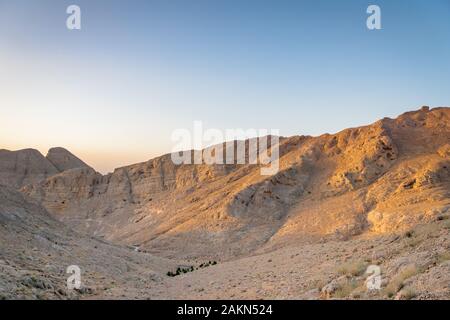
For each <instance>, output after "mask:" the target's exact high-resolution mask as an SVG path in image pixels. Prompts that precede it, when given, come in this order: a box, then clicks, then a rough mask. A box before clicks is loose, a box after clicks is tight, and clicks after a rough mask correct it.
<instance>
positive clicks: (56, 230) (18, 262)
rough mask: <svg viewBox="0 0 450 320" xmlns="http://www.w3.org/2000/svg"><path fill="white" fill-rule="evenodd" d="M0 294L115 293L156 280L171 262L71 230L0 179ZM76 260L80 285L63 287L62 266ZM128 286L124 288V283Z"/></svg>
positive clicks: (57, 296) (19, 296)
mask: <svg viewBox="0 0 450 320" xmlns="http://www.w3.org/2000/svg"><path fill="white" fill-rule="evenodd" d="M0 244H1V245H0V274H1V277H0V300H1V299H22V298H25V299H67V298H72V299H73V298H89V297H90V296H95V295H98V294H101V295H102V296H104V297H113V298H114V297H115V298H120V297H121V296H122V295H125V294H127V295H128V297H130V298H131V297H138V296H141V293H139V292H142V291H144V292H146V291H148V288H149V287H152V286H154V284H155V283H157V282H158V281H161V279H162V276H163V274H164V273H165V272H166V270H168V269H171V268H174V266H175V264H174V263H173V262H169V261H167V260H165V259H160V258H156V257H154V256H151V255H150V254H147V253H142V252H140V253H138V252H135V250H134V249H133V248H129V247H123V246H122V247H121V246H116V245H111V244H108V243H105V242H101V241H99V240H97V239H94V238H91V237H86V236H82V235H80V234H78V233H75V232H73V231H72V230H70V229H69V228H67V227H66V226H64V225H63V224H61V223H60V222H58V221H56V220H55V219H54V218H52V217H51V216H50V215H49V214H48V213H47V212H46V211H45V209H44V208H42V207H41V206H39V205H38V204H35V203H32V202H30V201H29V200H27V199H26V198H25V197H24V196H23V195H22V194H20V193H19V192H17V191H14V190H11V189H9V188H7V187H4V186H1V185H0ZM70 265H78V266H79V267H80V268H81V271H82V284H83V287H82V288H81V289H80V290H78V291H68V290H67V287H66V280H67V278H68V276H69V275H68V274H66V269H67V267H68V266H70ZM125 285H126V286H128V287H130V288H132V290H133V292H129V293H127V289H126V288H124V286H125Z"/></svg>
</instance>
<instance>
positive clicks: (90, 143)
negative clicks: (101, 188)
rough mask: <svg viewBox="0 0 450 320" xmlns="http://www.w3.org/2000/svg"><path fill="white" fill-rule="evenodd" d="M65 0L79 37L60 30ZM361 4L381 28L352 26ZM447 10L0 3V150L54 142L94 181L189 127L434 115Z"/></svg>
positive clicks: (397, 5) (444, 74) (163, 147)
mask: <svg viewBox="0 0 450 320" xmlns="http://www.w3.org/2000/svg"><path fill="white" fill-rule="evenodd" d="M71 4H77V5H79V6H80V7H81V10H82V29H81V30H73V31H69V30H68V29H67V28H66V25H65V20H66V18H67V16H68V15H67V14H66V8H67V6H69V5H71ZM369 4H377V5H379V6H380V7H381V10H382V30H374V31H370V30H368V29H367V28H366V22H365V21H366V19H367V16H368V15H367V13H366V9H367V6H368V5H369ZM449 12H450V4H449V3H448V1H435V3H434V5H433V6H427V2H426V1H420V0H416V1H395V2H394V1H376V3H372V2H368V1H363V0H352V1H346V2H345V3H337V2H331V1H282V2H279V1H277V2H275V1H267V2H264V3H261V2H258V1H247V2H245V3H242V2H239V5H238V2H237V1H215V2H211V1H204V0H201V1H195V2H191V3H187V2H182V1H171V2H166V1H138V0H136V1H131V2H127V3H124V2H119V1H100V0H99V1H85V0H83V1H56V0H47V1H39V3H35V2H32V3H30V2H29V1H24V0H18V1H5V0H0V27H1V28H0V37H1V39H2V41H1V42H0V70H1V72H0V118H1V120H2V123H1V126H0V148H4V149H9V150H17V149H23V148H35V149H38V150H40V151H41V152H42V153H44V154H45V153H46V151H47V150H48V149H49V148H50V147H55V146H61V147H64V148H67V149H68V150H70V151H71V152H72V153H74V154H75V155H77V156H78V157H80V158H81V159H82V160H84V161H86V162H87V163H88V164H90V165H91V166H93V167H94V168H95V169H96V170H99V171H100V172H103V173H105V172H108V171H112V170H113V169H114V168H117V167H121V166H124V165H128V164H132V163H136V162H142V161H146V160H149V159H151V158H153V157H156V156H159V155H162V154H165V153H169V152H171V148H172V145H173V143H172V142H171V140H170V138H171V133H172V131H173V130H175V129H177V128H186V129H191V128H192V124H193V121H195V120H201V121H203V123H204V126H205V128H217V129H221V130H225V129H228V128H243V129H249V128H255V129H260V128H265V129H269V130H270V129H280V134H281V135H283V136H292V135H320V134H323V133H333V132H337V131H340V130H342V129H345V128H347V127H355V126H360V125H365V124H369V123H372V122H374V121H376V120H378V119H380V118H383V117H385V116H389V117H395V116H397V115H399V114H401V113H403V112H405V111H410V110H413V109H418V108H420V106H422V105H430V106H431V107H434V106H446V105H448V104H449V101H450V91H449V90H448V88H449V87H450V61H449V59H448V57H449V56H450V44H449V43H448V41H442V39H445V38H447V37H448V36H449V30H450V21H449V20H448V19H447V17H448V13H449ZM430 52H432V53H433V54H432V55H430Z"/></svg>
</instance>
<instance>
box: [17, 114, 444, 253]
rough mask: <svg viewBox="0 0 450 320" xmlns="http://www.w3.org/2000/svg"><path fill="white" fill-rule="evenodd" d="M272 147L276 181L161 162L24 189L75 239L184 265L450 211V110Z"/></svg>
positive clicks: (395, 227) (390, 228)
mask: <svg viewBox="0 0 450 320" xmlns="http://www.w3.org/2000/svg"><path fill="white" fill-rule="evenodd" d="M279 147H280V160H279V164H280V170H279V172H278V173H277V174H275V175H273V176H262V175H261V174H260V166H259V165H249V164H247V165H239V164H231V165H205V164H203V165H174V164H173V163H172V161H171V157H170V155H164V156H162V157H159V158H156V159H152V160H150V161H147V162H144V163H139V164H135V165H131V166H127V167H123V168H119V169H116V170H115V171H114V172H113V173H112V174H109V175H106V176H102V175H100V174H99V173H97V172H95V171H94V170H93V169H91V168H79V169H74V170H69V171H65V172H62V173H58V174H56V175H52V176H50V177H48V178H46V179H44V180H41V181H39V182H37V183H32V184H29V185H27V186H25V187H24V188H23V189H22V191H23V192H24V193H25V194H26V195H28V196H30V197H31V198H33V199H35V200H36V201H38V202H39V203H41V204H42V205H43V206H44V207H45V208H46V209H47V210H48V211H49V212H50V213H51V214H52V215H54V216H55V217H57V218H58V219H59V220H61V221H63V222H65V223H67V224H68V225H69V226H72V227H73V228H75V229H76V230H78V231H81V232H86V233H88V234H91V235H95V236H99V237H103V238H105V239H107V240H110V241H113V242H115V243H121V244H127V245H136V246H139V247H141V248H144V249H146V250H149V251H151V252H153V253H156V254H159V255H162V256H165V257H171V258H175V257H176V258H181V257H182V258H186V259H191V258H201V257H203V258H215V259H222V260H226V259H233V258H235V257H238V256H242V255H248V254H254V253H257V252H269V251H271V250H275V249H277V248H281V247H286V246H290V245H298V244H302V243H304V244H306V243H316V242H320V241H330V240H347V239H351V238H355V237H369V236H376V235H383V234H392V233H398V232H403V231H405V230H408V229H410V228H413V227H415V226H416V225H418V224H419V223H424V222H427V221H433V220H434V219H435V218H436V216H439V215H440V214H443V213H445V212H448V210H449V208H450V169H449V168H450V158H449V155H450V108H434V109H431V110H430V109H429V108H428V107H423V108H422V109H420V110H417V111H413V112H407V113H405V114H403V115H401V116H399V117H398V118H396V119H389V118H384V119H382V120H379V121H377V122H375V123H373V124H371V125H367V126H362V127H358V128H350V129H346V130H343V131H341V132H339V133H336V134H324V135H321V136H318V137H310V136H294V137H290V138H280V142H279ZM247 149H248V142H247ZM225 153H226V150H225Z"/></svg>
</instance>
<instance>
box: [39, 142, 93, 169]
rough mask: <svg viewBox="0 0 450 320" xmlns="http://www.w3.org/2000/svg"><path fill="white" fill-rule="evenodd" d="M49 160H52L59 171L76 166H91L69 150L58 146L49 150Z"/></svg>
mask: <svg viewBox="0 0 450 320" xmlns="http://www.w3.org/2000/svg"><path fill="white" fill-rule="evenodd" d="M46 158H47V160H48V161H50V162H51V163H52V164H53V165H54V166H55V167H56V169H58V171H59V172H63V171H67V170H70V169H76V168H89V166H88V165H87V164H86V163H84V162H83V161H81V160H80V159H78V158H77V157H76V156H74V155H73V154H72V153H70V152H69V151H68V150H66V149H64V148H61V147H58V148H51V149H50V150H48V153H47V156H46Z"/></svg>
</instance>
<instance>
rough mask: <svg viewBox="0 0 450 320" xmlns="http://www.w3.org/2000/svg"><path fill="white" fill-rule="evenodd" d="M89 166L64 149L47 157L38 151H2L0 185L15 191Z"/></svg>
mask: <svg viewBox="0 0 450 320" xmlns="http://www.w3.org/2000/svg"><path fill="white" fill-rule="evenodd" d="M87 167H88V165H87V164H85V163H84V162H83V161H81V160H80V159H78V158H77V157H75V156H74V155H73V154H71V153H70V152H69V151H67V150H66V149H63V148H52V149H50V150H49V152H48V155H47V157H44V156H43V155H42V154H41V153H40V152H39V151H38V150H35V149H24V150H18V151H9V150H0V184H3V185H6V186H9V187H11V188H13V189H17V188H20V187H23V186H25V185H27V184H32V183H37V182H39V181H41V180H43V179H45V178H48V177H50V176H52V175H55V174H58V173H60V172H63V171H66V170H69V169H74V168H87Z"/></svg>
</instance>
